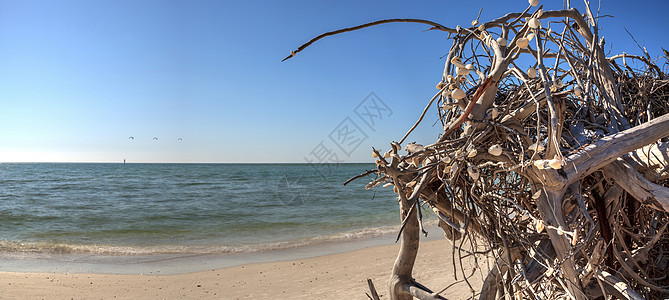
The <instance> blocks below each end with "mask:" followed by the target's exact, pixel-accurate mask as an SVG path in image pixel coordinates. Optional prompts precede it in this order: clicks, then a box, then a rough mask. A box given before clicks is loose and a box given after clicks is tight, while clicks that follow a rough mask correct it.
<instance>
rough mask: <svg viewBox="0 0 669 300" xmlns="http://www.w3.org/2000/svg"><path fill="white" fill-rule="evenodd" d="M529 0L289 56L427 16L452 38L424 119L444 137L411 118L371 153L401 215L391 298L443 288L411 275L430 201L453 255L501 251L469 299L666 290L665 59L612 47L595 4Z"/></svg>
mask: <svg viewBox="0 0 669 300" xmlns="http://www.w3.org/2000/svg"><path fill="white" fill-rule="evenodd" d="M530 2H531V5H530V6H529V7H528V8H527V9H526V10H525V11H524V12H522V13H510V14H507V15H505V16H503V17H501V18H499V19H495V20H492V21H489V22H481V23H480V24H479V21H478V20H476V21H474V22H472V26H471V27H469V28H461V27H459V26H458V27H457V28H449V27H446V26H443V25H440V24H437V23H434V22H431V21H426V20H416V19H392V20H382V21H378V22H373V23H369V24H365V25H361V26H357V27H352V28H347V29H343V30H338V31H334V32H329V33H325V34H323V35H321V36H318V37H316V38H314V39H313V40H311V41H310V42H309V43H307V44H305V45H303V46H301V47H300V48H298V49H297V50H296V51H293V52H291V55H290V56H289V57H287V58H286V59H288V58H290V57H293V56H295V54H296V53H297V52H300V51H302V50H303V49H304V48H306V47H307V46H309V45H310V44H312V43H313V42H315V41H317V40H318V39H321V38H323V37H326V36H329V35H333V34H338V33H342V32H346V31H352V30H357V29H361V28H364V27H368V26H373V25H378V24H383V23H389V22H415V23H423V24H428V25H431V26H433V27H432V28H431V29H432V30H439V31H443V32H446V33H448V34H449V36H450V38H451V39H452V40H453V46H452V47H451V49H450V51H449V52H448V56H447V58H446V64H445V67H444V74H443V77H442V78H441V80H440V81H439V82H438V84H437V89H438V90H439V91H438V92H437V93H436V94H435V95H434V97H433V98H432V99H430V101H429V103H428V104H427V107H426V108H425V111H424V112H423V115H421V116H420V118H419V121H418V122H417V123H416V125H418V123H420V121H421V120H422V119H423V117H424V115H425V113H426V112H427V111H428V108H430V107H432V106H433V105H436V106H437V107H438V112H439V119H440V121H441V126H442V127H443V133H442V134H441V135H440V136H439V137H438V138H437V140H436V141H435V142H434V143H433V144H430V145H418V144H403V143H404V141H405V139H406V138H407V136H409V134H410V133H411V132H412V131H413V130H414V129H415V128H416V126H414V127H413V128H411V129H410V130H409V132H408V133H407V134H406V135H405V136H404V138H402V139H401V140H400V141H398V142H393V143H391V145H390V147H389V148H390V149H389V150H388V151H387V152H385V151H378V150H376V149H374V150H373V156H374V157H375V158H376V164H377V169H376V170H374V171H371V172H370V173H372V172H373V173H376V174H377V175H378V176H377V177H376V179H375V180H373V182H371V183H370V184H368V187H369V188H371V187H375V186H379V185H384V186H393V188H394V190H395V192H396V193H397V196H398V200H399V207H400V212H401V218H402V229H401V230H402V232H401V234H402V235H401V250H400V253H399V255H398V257H397V260H396V262H395V266H394V268H393V275H392V278H391V280H390V298H391V299H410V298H412V297H417V298H420V299H443V297H442V296H441V295H440V294H441V293H444V292H447V289H443V290H441V291H440V292H437V293H435V292H433V291H432V290H430V289H429V288H427V287H425V286H423V285H421V284H420V283H418V282H416V281H415V280H414V279H413V277H412V272H413V263H414V261H415V258H416V255H417V249H418V246H419V236H420V232H421V231H422V224H421V220H420V215H421V208H429V209H430V210H431V211H433V212H434V213H435V214H437V215H438V217H439V220H440V227H442V228H443V229H444V232H445V235H446V237H447V238H448V239H450V240H452V241H453V242H454V244H455V246H456V247H457V249H458V251H456V256H457V257H462V256H465V255H480V256H482V257H493V260H494V261H493V264H492V266H490V267H486V264H485V263H481V266H480V267H481V268H482V269H485V270H487V271H488V272H489V273H488V275H487V278H486V279H485V281H484V283H483V288H482V290H481V291H472V297H479V298H480V299H497V298H506V299H510V297H513V298H515V299H525V298H529V299H553V298H570V299H586V298H597V297H600V296H604V297H618V298H626V299H643V298H646V299H659V298H665V297H667V296H668V295H669V234H667V225H668V224H669V216H668V214H667V212H668V211H669V181H668V179H669V170H668V169H667V166H668V163H669V141H668V140H667V138H666V137H667V136H669V80H668V78H667V77H666V75H665V73H664V72H663V71H662V69H665V71H666V64H664V67H658V66H657V65H656V63H657V61H658V60H652V59H651V57H650V55H648V53H647V52H645V50H644V55H643V56H634V55H626V54H621V55H615V56H612V57H606V56H605V54H604V52H603V43H604V42H603V39H600V37H599V36H598V32H597V28H598V26H597V18H595V17H594V16H593V15H592V12H591V11H590V9H589V7H588V3H587V1H586V14H581V12H579V11H578V10H576V9H573V8H571V9H570V8H569V7H567V9H565V10H557V11H543V9H542V7H537V6H532V4H535V5H536V1H530ZM532 2H535V3H532ZM567 3H568V2H567ZM520 58H530V59H520ZM665 59H666V58H661V60H662V61H665ZM521 61H524V62H525V63H523V64H521ZM528 62H530V63H529V65H528ZM404 151H406V152H404ZM444 259H450V257H444ZM481 261H484V260H483V259H482V260H481ZM418 271H420V270H418ZM464 275H465V278H464V279H463V280H465V281H466V280H467V278H468V277H467V275H471V274H464ZM445 284H446V283H445ZM370 286H372V285H371V283H370ZM433 288H438V289H441V288H444V287H433ZM373 294H375V293H373ZM375 297H376V296H375Z"/></svg>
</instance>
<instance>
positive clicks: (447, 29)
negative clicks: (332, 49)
mask: <svg viewBox="0 0 669 300" xmlns="http://www.w3.org/2000/svg"><path fill="white" fill-rule="evenodd" d="M398 22H403V23H420V24H427V25H432V26H433V27H432V28H430V29H428V30H441V31H445V32H448V33H456V32H457V31H456V30H455V29H452V28H448V27H446V26H444V25H441V24H439V23H436V22H432V21H428V20H421V19H386V20H379V21H374V22H369V23H365V24H362V25H358V26H353V27H348V28H343V29H339V30H335V31H330V32H326V33H323V34H321V35H319V36H317V37H315V38H313V39H311V40H309V41H308V42H306V43H305V44H303V45H302V46H300V47H298V48H297V49H296V50H294V51H291V52H290V55H288V56H287V57H286V58H284V59H282V60H281V61H285V60H287V59H289V58H291V57H293V56H295V55H296V54H297V53H299V52H300V51H302V50H304V49H305V48H307V47H309V46H310V45H311V44H313V43H315V42H316V41H318V40H320V39H322V38H324V37H328V36H331V35H336V34H340V33H344V32H349V31H355V30H358V29H363V28H367V27H371V26H376V25H381V24H387V23H398Z"/></svg>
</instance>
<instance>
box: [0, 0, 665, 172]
mask: <svg viewBox="0 0 669 300" xmlns="http://www.w3.org/2000/svg"><path fill="white" fill-rule="evenodd" d="M573 2H574V3H573V6H574V7H576V8H577V9H579V10H581V11H584V10H583V2H580V1H573ZM602 2H603V3H602V7H601V9H600V14H601V15H612V16H613V17H604V18H601V24H600V26H601V32H600V35H601V36H604V37H605V38H606V41H607V51H609V54H610V55H613V54H618V53H621V52H623V51H625V52H626V53H630V54H642V52H641V50H640V49H639V47H637V46H636V45H635V44H634V42H633V41H632V39H631V38H630V36H629V35H628V34H627V33H626V32H625V28H626V29H627V30H629V31H630V32H631V33H632V34H634V37H635V39H636V40H637V42H639V44H642V45H643V46H645V47H646V48H647V49H648V51H649V52H650V54H651V56H652V57H658V56H660V55H661V54H662V51H661V48H660V47H664V48H669V44H663V43H665V42H666V41H668V40H669V34H668V33H667V31H666V28H664V27H665V26H663V24H665V23H666V16H665V14H666V12H667V11H669V2H667V1H643V2H630V1H602ZM541 4H543V5H544V10H550V9H561V8H562V5H563V2H562V1H541ZM527 5H528V4H527V1H524V0H518V1H516V0H513V1H477V0H470V1H446V0H440V1H437V0H423V1H413V2H412V1H308V0H300V1H253V0H250V1H166V0H161V1H136V0H132V1H125V0H113V1H103V0H95V1H93V0H86V1H51V0H49V1H30V0H17V1H5V0H0V138H1V140H2V142H0V162H122V161H123V160H124V159H125V160H127V161H128V162H175V163H176V162H212V163H234V162H249V163H269V162H273V163H278V162H296V163H304V162H314V163H320V162H344V163H348V162H372V161H373V160H372V157H371V147H372V146H374V147H377V148H380V149H382V150H383V151H385V150H387V149H388V148H389V143H390V142H391V141H393V140H399V139H401V137H402V136H403V135H404V134H405V133H406V131H407V130H408V129H409V128H410V127H411V125H413V123H414V122H415V121H416V120H417V118H418V117H419V115H420V113H421V111H422V110H423V108H424V107H425V105H426V104H427V102H428V101H429V99H430V98H431V97H432V96H433V95H434V94H435V93H436V90H435V85H436V83H437V82H438V81H439V80H440V79H441V74H442V72H443V64H444V61H443V59H441V57H442V56H443V55H444V54H445V53H446V52H447V51H448V49H449V47H450V45H451V42H450V41H449V40H447V34H445V33H443V32H438V31H428V32H425V31H424V30H426V29H428V26H427V25H421V24H409V23H401V24H386V25H382V26H376V27H372V28H367V29H364V30H361V31H356V32H351V33H345V34H341V35H337V36H334V37H328V38H326V39H323V40H321V41H319V42H317V43H316V44H313V45H312V46H311V47H309V48H307V49H306V50H305V51H302V52H301V53H299V54H298V55H297V56H296V57H294V58H292V59H290V60H287V61H285V62H281V60H282V59H283V58H284V57H285V56H287V55H288V54H290V51H291V50H294V49H296V48H297V47H298V46H300V45H301V44H303V43H305V42H307V41H308V40H309V39H311V38H312V37H314V36H317V35H319V34H321V33H323V32H327V31H331V30H335V29H340V28H344V27H350V26H355V25H359V24H363V23H366V22H370V21H375V20H379V19H385V18H420V19H428V20H432V21H435V22H438V23H440V24H443V25H445V26H449V27H455V26H456V25H462V26H468V25H469V24H470V23H471V21H472V20H473V19H475V18H476V15H477V14H478V12H479V9H480V8H482V7H483V8H484V9H483V11H482V14H481V18H480V20H481V21H485V20H492V19H494V18H497V17H500V16H502V15H504V14H506V13H508V12H520V11H522V10H524V9H525V8H526V7H527ZM592 7H593V9H594V10H596V9H597V3H596V1H593V5H592ZM595 13H596V11H595ZM435 114H436V113H435V110H434V109H432V110H431V111H430V113H428V116H429V117H428V118H426V120H425V121H423V123H422V125H421V126H420V127H419V128H418V129H417V130H416V133H415V134H413V135H411V136H410V137H409V139H408V141H416V142H419V143H425V144H428V143H430V142H432V141H434V140H435V139H436V138H437V134H438V133H439V132H440V130H439V128H438V127H439V126H434V125H436V124H435V121H436V118H435V117H434V115H435ZM130 137H133V138H134V139H130ZM154 138H157V139H154ZM179 138H181V140H179Z"/></svg>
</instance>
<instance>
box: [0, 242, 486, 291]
mask: <svg viewBox="0 0 669 300" xmlns="http://www.w3.org/2000/svg"><path fill="white" fill-rule="evenodd" d="M432 232H434V234H432V236H438V237H437V238H439V239H438V240H433V241H421V244H420V248H419V255H418V258H417V260H416V265H415V267H414V275H415V278H416V280H418V281H419V282H421V283H422V284H425V285H427V286H429V287H431V288H433V289H436V290H438V289H441V288H444V287H446V286H447V285H449V284H451V283H453V282H455V281H456V280H455V279H454V274H453V261H452V260H451V253H452V252H451V251H452V247H451V244H450V243H449V242H448V241H446V240H444V239H443V237H441V235H439V234H438V231H432ZM393 240H394V239H393ZM398 249H399V244H391V245H376V246H367V247H364V248H362V249H357V250H349V251H344V252H341V253H336V254H329V255H321V256H316V257H309V258H297V259H288V260H282V261H273V262H254V263H246V264H241V265H237V266H230V267H223V268H216V267H214V266H213V265H206V267H207V268H205V269H206V271H197V272H189V273H178V274H174V275H165V274H164V273H160V274H157V273H152V274H143V273H140V274H143V275H128V274H100V273H97V272H96V273H52V272H38V273H35V272H30V273H29V272H4V271H3V272H0V287H1V289H2V290H3V291H4V292H3V296H7V297H9V298H47V299H53V298H67V299H69V298H101V299H114V298H117V299H118V298H120V299H130V298H151V299H156V298H159V299H163V298H164V299H195V298H197V299H202V298H205V299H221V298H223V299H241V298H261V297H269V298H314V297H318V298H348V299H366V296H365V293H366V292H368V289H367V281H366V280H367V278H371V279H372V280H373V281H374V283H375V285H376V288H377V291H378V292H379V294H380V295H387V291H386V289H387V280H388V278H389V277H390V273H391V271H392V265H393V263H394V261H395V258H396V255H397V250H398ZM472 261H473V260H470V259H465V260H463V261H462V264H463V266H465V270H466V273H467V275H469V274H471V273H472V271H471V270H472V266H473V265H472ZM162 263H164V261H163V262H162ZM124 267H125V268H133V267H136V265H125V266H124ZM201 267H205V266H204V265H203V266H201ZM474 273H475V276H474V277H475V278H472V281H473V286H474V289H478V288H479V287H480V285H481V282H480V281H481V273H480V272H474ZM462 277H463V275H462V272H461V271H460V270H459V262H458V279H459V280H462ZM443 295H444V296H446V297H447V298H449V299H465V298H468V297H471V296H472V293H471V292H470V289H469V287H468V285H467V284H466V283H464V282H461V283H458V284H456V285H454V286H453V287H451V288H449V289H448V290H447V291H446V292H445V293H444V294H443Z"/></svg>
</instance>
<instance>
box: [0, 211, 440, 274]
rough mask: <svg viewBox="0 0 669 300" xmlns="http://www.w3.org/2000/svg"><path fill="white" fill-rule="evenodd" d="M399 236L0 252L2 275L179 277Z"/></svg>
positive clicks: (432, 228)
mask: <svg viewBox="0 0 669 300" xmlns="http://www.w3.org/2000/svg"><path fill="white" fill-rule="evenodd" d="M426 229H427V230H428V231H429V232H430V233H431V234H429V235H428V237H427V238H423V241H433V240H436V239H440V238H442V235H441V234H440V229H439V228H438V227H437V226H436V225H434V224H429V225H426ZM395 238H396V236H395V234H394V233H393V234H383V235H378V236H372V237H356V238H352V239H348V240H327V241H323V242H320V243H315V244H309V245H303V246H295V247H286V248H279V249H270V250H262V251H254V252H239V253H182V254H178V253H177V254H146V255H143V254H140V255H108V254H94V253H46V252H0V272H18V273H26V272H30V273H61V274H67V273H79V274H124V275H143V274H161V275H178V274H185V273H193V272H199V271H203V270H210V269H222V268H229V267H234V266H239V265H244V264H253V263H270V262H280V261H287V260H296V259H305V258H312V257H320V256H327V255H332V254H339V253H345V252H351V251H355V250H359V249H364V248H369V247H376V246H387V245H393V244H394V243H395Z"/></svg>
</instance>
